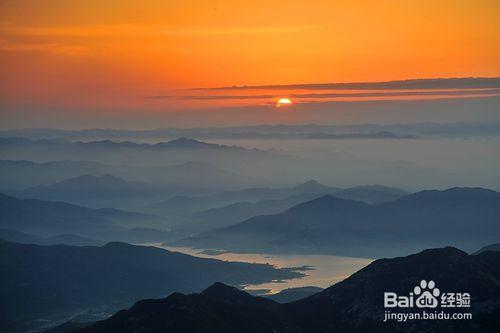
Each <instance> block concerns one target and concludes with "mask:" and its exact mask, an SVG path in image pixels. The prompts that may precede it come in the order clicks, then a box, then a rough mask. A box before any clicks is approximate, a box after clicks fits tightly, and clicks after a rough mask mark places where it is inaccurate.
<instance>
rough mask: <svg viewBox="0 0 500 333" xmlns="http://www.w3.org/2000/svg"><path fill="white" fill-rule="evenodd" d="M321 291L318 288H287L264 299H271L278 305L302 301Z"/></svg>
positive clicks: (321, 289)
mask: <svg viewBox="0 0 500 333" xmlns="http://www.w3.org/2000/svg"><path fill="white" fill-rule="evenodd" d="M321 291H323V288H319V287H312V286H309V287H297V288H287V289H284V290H282V291H280V292H278V293H276V294H272V295H269V296H267V295H266V296H264V297H266V298H269V299H272V300H273V301H275V302H278V303H290V302H295V301H298V300H299V299H303V298H306V297H309V296H312V295H314V294H317V293H319V292H321Z"/></svg>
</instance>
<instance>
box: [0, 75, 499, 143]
mask: <svg viewBox="0 0 500 333" xmlns="http://www.w3.org/2000/svg"><path fill="white" fill-rule="evenodd" d="M497 81H498V79H497ZM499 129H500V125H499V124H497V123H478V122H475V123H432V122H425V123H408V124H347V125H315V124H307V125H255V126H238V127H217V128H168V129H153V130H119V129H85V130H61V129H51V128H47V129H36V128H35V129H18V130H6V131H0V137H26V138H30V139H57V138H66V139H71V140H102V139H113V140H134V139H140V140H145V139H149V140H158V138H180V137H191V138H198V139H241V138H247V139H248V138H256V139H264V138H266V139H272V138H280V139H286V138H290V139H301V138H302V139H304V138H308V137H311V136H314V135H322V134H323V135H325V134H326V135H334V136H335V135H339V136H343V135H344V136H345V135H353V134H354V135H369V134H376V133H380V132H392V133H393V134H394V135H396V136H403V137H404V136H405V135H410V136H423V137H429V136H431V137H436V136H444V137H456V136H464V135H466V136H498V133H499V132H500V131H499Z"/></svg>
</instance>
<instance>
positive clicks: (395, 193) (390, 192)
mask: <svg viewBox="0 0 500 333" xmlns="http://www.w3.org/2000/svg"><path fill="white" fill-rule="evenodd" d="M408 194H410V193H409V192H406V191H405V190H402V189H400V188H395V187H388V186H383V185H365V186H356V187H351V188H347V189H345V190H342V191H339V192H336V193H335V196H336V197H337V198H342V199H351V200H357V201H363V202H366V203H381V202H389V201H394V200H396V199H399V198H401V197H403V196H405V195H408Z"/></svg>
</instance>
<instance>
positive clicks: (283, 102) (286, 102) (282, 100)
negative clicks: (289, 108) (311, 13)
mask: <svg viewBox="0 0 500 333" xmlns="http://www.w3.org/2000/svg"><path fill="white" fill-rule="evenodd" d="M290 104H292V101H291V100H290V99H288V98H280V99H279V100H278V102H276V106H277V107H280V106H283V105H290Z"/></svg>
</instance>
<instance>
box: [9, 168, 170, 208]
mask: <svg viewBox="0 0 500 333" xmlns="http://www.w3.org/2000/svg"><path fill="white" fill-rule="evenodd" d="M14 194H15V195H16V196H18V197H21V198H36V199H42V200H53V201H64V202H68V203H73V204H77V205H83V206H87V207H95V208H102V207H118V208H125V209H126V208H131V207H137V206H140V205H141V204H145V203H148V202H154V201H158V200H160V199H161V198H165V197H169V196H171V195H172V194H173V192H172V189H171V188H169V187H168V186H166V185H164V184H148V183H139V182H127V181H125V180H123V179H121V178H117V177H114V176H111V175H107V174H106V175H102V176H93V175H82V176H78V177H75V178H70V179H65V180H63V181H61V182H57V183H55V184H52V185H39V186H35V187H30V188H27V189H24V190H22V191H17V192H14Z"/></svg>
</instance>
